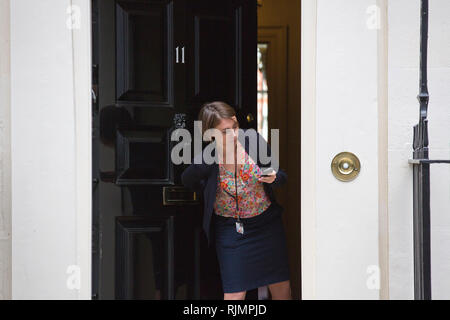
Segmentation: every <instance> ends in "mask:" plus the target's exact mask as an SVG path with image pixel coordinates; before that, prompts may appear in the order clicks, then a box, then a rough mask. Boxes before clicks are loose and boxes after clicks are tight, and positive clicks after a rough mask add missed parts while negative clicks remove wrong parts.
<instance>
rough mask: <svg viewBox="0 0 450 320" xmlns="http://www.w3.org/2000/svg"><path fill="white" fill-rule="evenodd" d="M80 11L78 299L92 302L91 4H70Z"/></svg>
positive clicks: (76, 44)
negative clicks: (79, 277) (79, 276)
mask: <svg viewBox="0 0 450 320" xmlns="http://www.w3.org/2000/svg"><path fill="white" fill-rule="evenodd" d="M71 4H72V5H73V6H78V7H79V8H80V17H81V28H80V29H72V43H73V77H74V91H75V92H74V97H75V101H74V106H75V109H74V112H75V130H76V148H77V149H76V175H77V176H76V193H77V194H76V198H77V201H76V203H77V208H76V212H77V213H76V216H77V232H76V234H77V239H76V244H77V249H76V250H77V256H76V257H77V265H78V266H79V268H80V273H81V279H80V290H79V292H78V299H83V300H86V299H91V296H92V295H91V291H92V290H91V288H92V261H91V260H92V259H91V257H92V241H91V239H92V222H91V221H92V135H91V133H92V120H91V119H92V114H91V110H92V105H91V102H92V101H91V88H92V75H91V66H92V60H91V56H92V54H91V37H92V36H91V1H90V0H71Z"/></svg>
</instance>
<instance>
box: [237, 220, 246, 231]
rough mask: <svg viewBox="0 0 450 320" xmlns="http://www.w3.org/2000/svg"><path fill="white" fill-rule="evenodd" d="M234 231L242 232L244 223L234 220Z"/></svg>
mask: <svg viewBox="0 0 450 320" xmlns="http://www.w3.org/2000/svg"><path fill="white" fill-rule="evenodd" d="M236 231H237V232H239V233H240V234H244V223H242V222H239V221H236Z"/></svg>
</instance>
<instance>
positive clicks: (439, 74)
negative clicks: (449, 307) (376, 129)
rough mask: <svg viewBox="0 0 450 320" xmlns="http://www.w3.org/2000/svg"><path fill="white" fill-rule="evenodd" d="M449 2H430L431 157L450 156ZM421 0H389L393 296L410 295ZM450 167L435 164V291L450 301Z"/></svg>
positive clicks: (433, 221)
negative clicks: (410, 161) (413, 165)
mask: <svg viewBox="0 0 450 320" xmlns="http://www.w3.org/2000/svg"><path fill="white" fill-rule="evenodd" d="M449 12H450V2H449V1H447V0H432V1H430V14H429V64H428V66H429V71H428V86H429V92H430V103H429V111H428V119H429V147H430V158H432V159H433V158H434V159H450V90H449V87H450V38H449V34H450V23H449V21H448V13H449ZM419 14H420V1H419V0H414V1H411V0H391V1H389V7H388V17H389V217H390V218H389V229H390V233H389V239H390V240H389V246H390V256H389V261H390V268H389V274H390V280H389V282H390V298H391V299H412V298H413V297H414V294H413V290H414V288H413V280H414V275H413V234H412V226H413V219H412V212H413V208H412V191H413V186H412V167H411V165H409V164H408V163H407V159H408V158H411V157H412V139H413V131H412V127H413V125H415V124H416V123H417V122H418V118H419V104H418V101H417V99H416V96H417V94H418V92H419V69H418V67H419V41H420V38H419V34H420V32H419V27H420V24H419V21H420V17H419ZM449 195H450V166H449V165H444V164H434V165H431V224H432V231H431V232H432V239H431V242H432V248H431V260H432V294H433V298H434V299H450V276H449V275H450V255H449V248H450V196H449Z"/></svg>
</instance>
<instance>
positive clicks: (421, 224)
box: [408, 0, 450, 300]
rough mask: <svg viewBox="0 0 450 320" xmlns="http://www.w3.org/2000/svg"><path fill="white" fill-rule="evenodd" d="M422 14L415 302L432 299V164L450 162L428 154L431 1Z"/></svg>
mask: <svg viewBox="0 0 450 320" xmlns="http://www.w3.org/2000/svg"><path fill="white" fill-rule="evenodd" d="M420 10H421V13H420V92H419V95H418V96H417V99H418V100H419V103H420V115H419V123H418V124H416V125H415V126H414V140H413V150H414V152H413V159H409V161H408V162H409V163H411V164H412V165H413V168H414V170H413V175H414V187H413V192H414V216H413V220H414V222H413V223H414V299H416V300H431V246H430V244H431V241H430V239H431V232H430V230H431V229H430V226H431V221H430V164H433V163H448V164H450V160H430V159H429V155H428V119H427V112H428V101H429V94H428V84H427V81H428V79H427V51H428V0H421V9H420Z"/></svg>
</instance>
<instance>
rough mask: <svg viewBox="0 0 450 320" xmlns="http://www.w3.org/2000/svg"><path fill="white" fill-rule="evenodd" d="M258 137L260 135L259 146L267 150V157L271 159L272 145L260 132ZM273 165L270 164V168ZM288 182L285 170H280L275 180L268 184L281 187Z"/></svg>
mask: <svg viewBox="0 0 450 320" xmlns="http://www.w3.org/2000/svg"><path fill="white" fill-rule="evenodd" d="M257 135H258V146H262V147H263V148H266V150H267V156H268V157H271V155H272V149H271V147H270V144H269V143H268V142H267V141H266V140H265V139H264V137H263V136H261V135H260V134H259V133H258V132H257ZM260 143H261V144H260ZM271 163H272V162H270V163H269V166H270V164H271ZM286 182H287V174H286V172H285V171H284V170H283V169H281V168H278V171H277V172H276V177H275V180H274V181H273V182H272V183H268V184H269V185H271V186H272V187H279V186H282V185H284V184H285V183H286Z"/></svg>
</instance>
